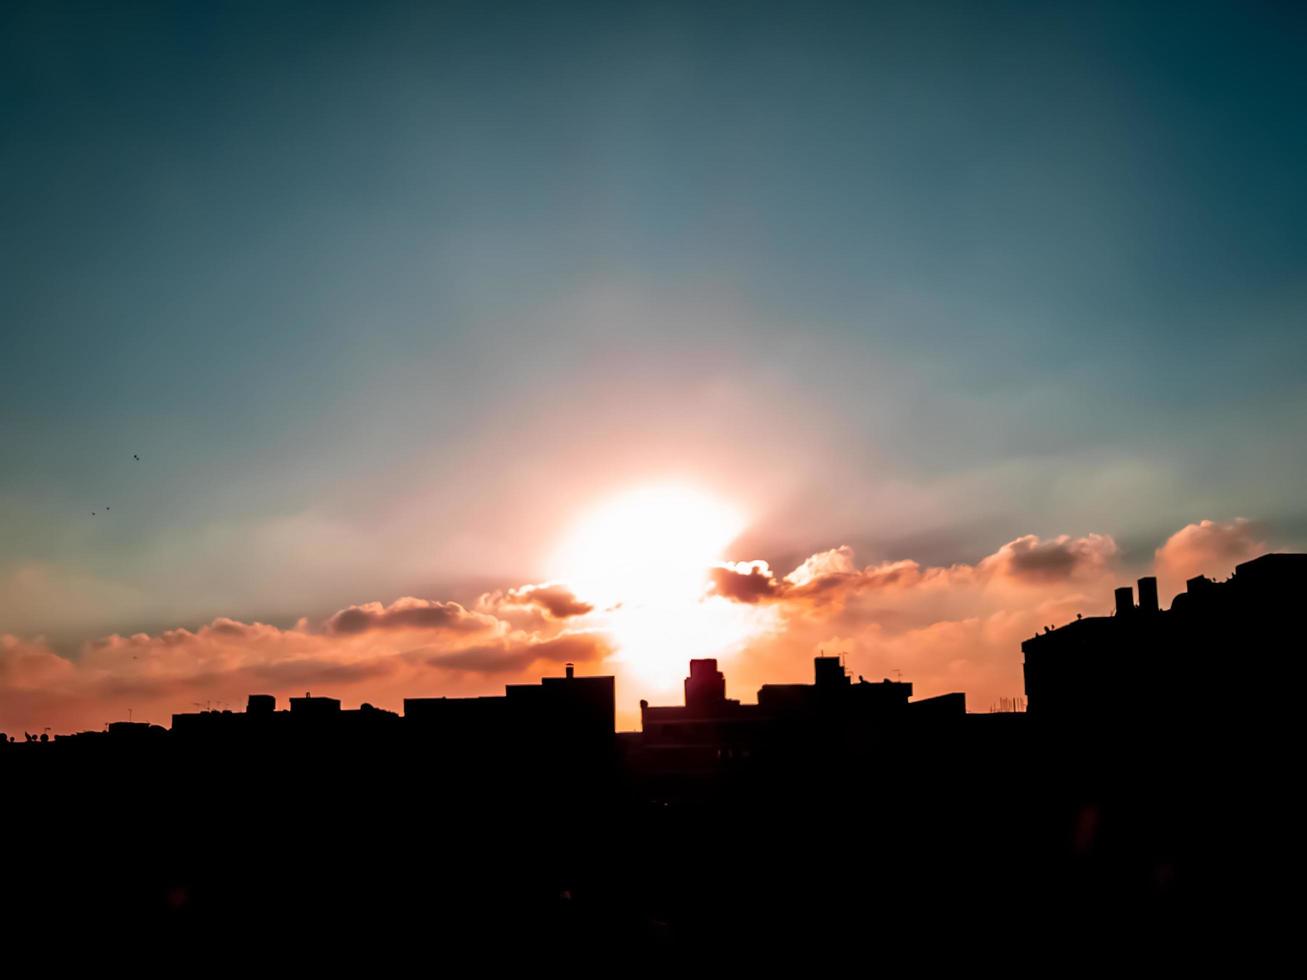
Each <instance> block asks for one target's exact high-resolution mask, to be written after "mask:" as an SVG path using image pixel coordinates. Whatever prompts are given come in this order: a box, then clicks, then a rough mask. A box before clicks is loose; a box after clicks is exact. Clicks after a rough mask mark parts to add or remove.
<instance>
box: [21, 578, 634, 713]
mask: <svg viewBox="0 0 1307 980" xmlns="http://www.w3.org/2000/svg"><path fill="white" fill-rule="evenodd" d="M509 592H510V593H516V594H521V595H522V596H525V597H526V598H527V599H528V601H529V602H537V601H538V602H540V603H542V604H543V608H544V609H546V610H547V609H548V607H549V606H550V605H552V606H554V608H556V609H557V610H558V611H559V612H560V613H568V612H575V609H576V608H577V607H579V606H580V605H582V604H580V603H576V604H575V605H573V604H570V603H569V602H568V596H569V595H570V593H568V594H564V592H565V590H555V589H546V590H544V594H543V595H541V594H540V592H541V590H539V589H535V588H533V587H526V588H524V589H523V590H509ZM550 616H552V613H551V614H550ZM570 618H572V617H569V619H570ZM610 653H611V647H610V644H609V643H608V641H607V639H606V637H605V636H604V635H603V634H601V633H598V632H594V631H586V630H573V631H563V630H562V629H561V621H560V622H559V623H554V622H553V621H552V619H551V620H550V622H549V623H547V624H546V625H545V628H543V629H533V630H524V629H519V628H516V627H514V625H513V624H512V623H510V622H508V621H507V620H505V619H500V618H497V617H495V616H493V615H490V614H489V613H486V612H483V611H473V610H468V609H466V608H464V607H463V606H461V605H459V604H458V603H455V602H438V601H434V600H427V599H418V598H414V597H411V596H410V597H405V598H402V599H398V600H396V601H394V602H392V603H390V604H389V605H385V604H382V603H380V602H368V603H362V604H357V605H351V606H348V607H346V608H344V609H340V610H338V611H337V612H335V613H333V614H332V615H330V616H328V617H326V618H325V619H324V620H323V621H322V622H321V623H320V624H318V625H316V626H315V625H313V624H311V623H309V622H308V621H307V620H300V621H299V622H297V623H296V624H295V626H293V627H291V628H281V627H277V626H273V625H269V624H267V623H259V622H242V621H240V620H237V619H233V618H229V617H220V618H217V619H215V620H213V621H212V622H210V623H206V624H205V625H203V626H200V627H198V628H195V629H184V628H176V629H167V630H162V631H159V632H157V633H133V634H130V635H121V634H111V635H109V636H104V637H100V638H99V639H96V640H93V641H90V642H87V643H85V644H84V645H83V646H82V648H81V650H80V651H79V653H78V655H77V656H75V657H64V656H61V655H60V654H58V653H56V652H55V651H54V650H53V649H51V648H50V647H49V646H48V645H47V644H46V643H44V642H43V641H41V640H40V639H31V640H28V639H23V638H21V637H17V636H12V635H4V636H0V730H3V731H6V732H8V733H9V734H15V733H17V732H20V731H24V730H30V731H39V730H41V729H42V728H44V727H45V726H47V725H48V726H50V727H52V728H54V729H55V730H56V731H73V730H80V729H86V728H99V727H101V725H102V724H103V723H104V722H105V721H108V720H114V719H117V718H122V717H126V716H127V714H128V713H129V710H131V711H132V713H133V715H134V717H135V718H137V719H138V720H147V721H153V722H155V723H161V724H167V723H168V722H169V719H170V716H171V715H172V714H173V713H175V712H178V711H188V710H192V708H193V706H194V704H196V703H200V704H215V703H223V704H225V705H227V706H229V707H239V706H241V705H242V704H243V703H244V699H245V697H246V695H248V694H250V693H269V694H274V695H277V696H278V697H286V696H290V695H293V694H297V693H302V692H303V691H305V690H309V689H314V688H317V689H325V690H329V691H330V692H331V693H332V694H333V696H337V697H342V698H343V699H345V700H347V701H348V700H349V699H350V697H351V695H356V696H357V697H358V699H359V700H369V701H372V702H374V703H378V704H389V705H391V706H394V707H398V705H399V703H400V702H401V701H402V699H403V698H404V697H405V696H414V695H416V694H423V693H427V692H440V693H448V694H455V695H457V694H460V693H463V694H484V693H491V692H492V691H491V690H488V689H487V685H486V683H485V678H486V676H487V675H491V674H493V675H501V682H502V679H503V677H505V676H506V677H507V679H510V680H512V679H522V680H528V679H534V678H532V677H529V676H528V675H527V672H528V671H530V670H535V669H537V668H539V667H542V666H544V665H552V666H553V668H557V667H558V666H560V665H561V664H563V663H565V662H568V661H571V662H577V663H581V662H588V663H596V662H598V661H601V660H603V659H604V658H605V657H607V656H608V655H609V654H610ZM545 669H550V668H549V667H547V666H546V667H545Z"/></svg>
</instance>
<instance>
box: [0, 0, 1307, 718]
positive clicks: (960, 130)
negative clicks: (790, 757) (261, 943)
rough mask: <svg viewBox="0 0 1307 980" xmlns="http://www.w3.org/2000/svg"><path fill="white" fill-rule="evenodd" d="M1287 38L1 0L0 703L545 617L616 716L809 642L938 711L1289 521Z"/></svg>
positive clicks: (1294, 386)
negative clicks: (703, 668)
mask: <svg viewBox="0 0 1307 980" xmlns="http://www.w3.org/2000/svg"><path fill="white" fill-rule="evenodd" d="M1304 42H1307V14H1305V13H1304V11H1303V8H1302V7H1301V6H1300V5H1294V4H1283V5H1281V4H1258V3H1238V4H1236V3H1230V4H1207V3H1190V4H1149V3H1141V2H1134V3H1125V4H1113V3H1102V4H1094V5H1089V4H1081V3H1070V4H1058V3H1042V4H1009V3H1003V2H995V3H986V4H975V3H956V4H954V3H933V2H928V0H923V2H914V3H910V4H908V3H905V4H874V3H858V4H828V3H818V2H807V3H801V4H800V3H792V4H769V3H760V2H754V3H747V4H745V3H738V4H735V3H711V2H696V3H684V4H679V3H647V4H645V3H625V4H599V3H596V4H582V3H563V2H559V3H553V4H537V3H530V4H512V3H485V2H482V3H466V4H436V3H423V4H416V3H414V4H403V3H384V2H376V3H369V4H344V5H334V4H331V3H326V2H315V3H305V4H291V3H248V4H243V3H241V4H237V3H233V4H222V3H213V4H206V5H200V4H194V3H176V4H167V3H123V4H112V5H108V4H105V5H97V4H85V3H83V4H71V3H61V2H40V3H26V2H21V0H18V2H12V3H7V4H5V5H4V7H3V9H2V10H0V215H3V221H2V222H0V341H2V346H0V352H2V354H0V372H2V374H0V379H2V381H3V383H0V729H4V730H11V731H12V730H14V729H15V728H16V727H23V726H29V727H31V728H33V729H34V728H35V727H37V726H40V727H44V726H51V727H52V728H55V729H58V730H68V729H71V728H75V727H97V728H98V727H100V725H102V724H103V722H104V721H105V720H110V719H111V718H112V717H117V716H122V715H125V714H126V713H127V710H128V709H129V708H130V709H132V710H133V712H134V716H135V717H137V718H140V717H143V716H145V715H149V716H150V717H152V718H154V719H155V720H158V721H166V720H167V716H168V714H169V713H170V712H172V711H177V710H189V709H190V708H191V706H192V705H194V704H199V703H213V702H216V701H223V702H225V703H229V704H232V705H233V706H235V705H238V704H239V703H241V702H243V698H244V695H245V694H247V693H250V692H252V691H253V690H255V689H256V688H258V689H264V688H266V689H269V690H274V691H275V692H276V693H278V694H287V693H291V692H292V691H294V692H300V691H301V690H302V689H304V688H305V687H307V686H312V687H313V688H315V690H318V691H320V692H321V693H333V692H335V693H337V694H338V696H341V697H343V698H344V699H345V700H346V701H347V702H355V701H360V700H363V699H369V700H372V701H374V702H375V703H377V704H379V705H384V706H386V707H392V708H398V707H399V706H400V702H401V701H402V698H403V697H404V696H405V695H406V694H408V695H410V696H416V695H426V694H435V693H450V694H456V693H477V694H482V693H494V692H496V691H498V690H499V689H500V688H502V686H503V684H504V683H505V682H506V681H516V680H523V679H532V678H535V677H538V676H540V675H541V674H551V673H558V672H559V670H560V667H561V664H562V663H563V662H564V661H566V660H575V661H576V662H577V663H578V664H579V665H580V666H581V667H582V668H584V669H585V670H587V671H605V672H614V673H616V674H617V676H618V679H619V684H618V698H619V705H618V707H619V720H625V721H626V723H628V724H629V723H630V719H631V718H632V717H633V712H634V706H635V703H636V701H637V699H638V698H639V697H643V696H650V697H655V698H660V699H661V698H664V697H665V698H668V699H676V698H677V697H678V696H679V692H678V690H677V688H678V682H679V678H680V677H682V676H683V675H684V672H685V662H686V661H687V660H688V659H689V657H690V656H694V655H705V656H708V655H717V656H719V657H721V659H722V660H723V668H724V670H725V671H726V674H727V679H728V684H729V685H730V693H731V695H732V696H736V697H743V698H744V699H745V700H751V699H752V695H753V692H754V690H755V689H756V686H757V684H758V683H761V682H762V681H764V680H801V679H805V678H807V677H809V676H810V671H811V657H812V656H813V655H814V654H815V653H816V652H818V651H823V650H824V651H827V652H832V651H834V650H836V649H838V650H839V651H840V652H845V653H847V660H848V664H849V668H850V670H851V671H852V672H854V673H855V674H856V673H865V674H866V675H867V676H868V677H872V678H879V677H880V676H882V675H884V674H886V673H888V672H890V671H901V675H902V677H903V679H905V680H912V681H914V683H916V685H917V693H919V694H933V693H942V692H943V691H946V690H965V691H966V692H967V693H968V698H969V704H970V706H971V708H972V709H973V710H984V709H985V707H986V706H987V705H988V704H990V703H991V702H993V701H994V700H995V699H997V698H999V697H1010V696H1014V695H1019V694H1020V693H1021V680H1020V654H1019V650H1018V644H1019V641H1020V639H1021V638H1022V637H1024V636H1027V635H1030V634H1032V633H1033V632H1034V631H1036V630H1038V629H1040V628H1042V626H1043V625H1046V624H1048V623H1058V622H1064V621H1066V620H1067V619H1069V618H1071V617H1073V616H1074V614H1075V613H1076V612H1084V613H1085V614H1093V613H1098V612H1104V611H1106V609H1107V608H1108V607H1109V605H1110V597H1111V588H1112V586H1114V585H1116V584H1123V583H1126V582H1129V581H1130V580H1131V578H1132V577H1133V576H1135V575H1138V574H1147V573H1150V572H1157V573H1158V574H1159V575H1161V577H1162V582H1163V593H1164V601H1165V599H1166V598H1169V595H1168V594H1167V590H1168V589H1170V590H1171V591H1170V593H1169V594H1174V592H1175V591H1178V588H1180V587H1182V586H1183V578H1184V577H1185V576H1186V575H1188V574H1197V573H1199V572H1204V573H1206V574H1211V575H1218V576H1219V575H1225V574H1228V573H1229V571H1230V569H1231V568H1232V567H1233V564H1234V563H1235V562H1236V561H1237V560H1242V558H1245V557H1251V556H1253V555H1254V554H1256V553H1260V551H1264V550H1269V549H1271V548H1279V549H1287V548H1294V547H1302V546H1303V544H1304V543H1305V542H1307V508H1305V507H1304V505H1303V503H1302V499H1303V498H1302V493H1301V490H1302V487H1303V485H1304V477H1307V456H1305V454H1304V453H1303V452H1302V451H1301V442H1302V431H1303V421H1304V419H1307V383H1305V380H1307V379H1305V378H1304V368H1303V366H1304V364H1305V363H1307V323H1305V314H1307V275H1304V272H1307V185H1305V184H1304V182H1303V181H1302V179H1301V174H1302V173H1304V172H1307V115H1305V114H1304V113H1303V112H1302V111H1301V106H1302V105H1303V104H1304V102H1305V101H1307V62H1305V61H1304V59H1303V58H1302V57H1301V52H1302V50H1303V47H1304ZM138 456H139V460H138V459H136V458H135V457H138ZM578 542H579V543H578ZM560 556H562V557H560ZM610 573H611V574H610ZM673 583H674V584H673ZM619 585H620V588H619V587H618V586H619ZM102 716H103V717H102Z"/></svg>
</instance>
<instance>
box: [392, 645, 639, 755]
mask: <svg viewBox="0 0 1307 980" xmlns="http://www.w3.org/2000/svg"><path fill="white" fill-rule="evenodd" d="M404 723H405V726H406V727H407V729H408V730H409V732H410V733H412V734H414V735H417V736H421V737H426V738H428V739H456V738H457V739H463V740H465V744H467V745H468V746H469V747H473V746H489V745H493V744H498V743H503V742H508V743H513V744H518V743H521V742H523V741H529V742H534V743H554V742H566V743H568V744H569V745H572V746H577V745H584V744H591V745H593V746H595V747H597V748H607V747H608V746H609V745H610V744H611V742H612V740H613V736H614V734H615V732H616V728H617V698H616V685H615V679H614V678H613V677H612V676H601V677H578V676H577V675H576V669H575V667H573V665H572V664H568V665H567V667H566V671H565V673H564V676H562V677H543V678H541V680H540V683H539V684H509V685H507V687H505V689H504V693H503V694H502V695H498V696H490V697H470V698H448V697H439V698H405V699H404Z"/></svg>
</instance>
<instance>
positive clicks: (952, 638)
mask: <svg viewBox="0 0 1307 980" xmlns="http://www.w3.org/2000/svg"><path fill="white" fill-rule="evenodd" d="M1267 550H1270V546H1269V534H1268V532H1267V529H1266V528H1264V527H1263V526H1262V525H1260V524H1258V523H1256V522H1253V521H1249V520H1245V519H1242V518H1239V519H1235V520H1232V521H1228V522H1217V521H1210V520H1204V521H1200V522H1196V523H1193V524H1189V525H1187V526H1186V527H1183V528H1181V529H1180V530H1178V531H1176V532H1175V533H1174V534H1172V535H1170V536H1169V537H1168V538H1167V539H1166V540H1165V541H1164V542H1163V543H1162V544H1161V546H1160V547H1158V548H1157V550H1156V552H1155V555H1154V558H1153V561H1152V562H1151V564H1145V565H1134V566H1131V565H1129V564H1128V563H1123V562H1122V560H1121V554H1120V550H1119V549H1118V547H1117V545H1116V542H1115V541H1114V540H1113V539H1112V537H1110V536H1109V535H1105V534H1087V535H1084V536H1079V537H1076V536H1070V535H1065V534H1063V535H1058V536H1054V537H1047V538H1044V537H1039V536H1036V535H1024V536H1022V537H1018V538H1015V539H1013V540H1011V541H1008V542H1007V543H1005V544H1003V545H1002V546H1000V547H999V548H997V549H996V550H995V551H994V552H993V553H991V554H989V555H987V556H985V557H983V558H981V559H979V560H978V561H975V562H974V563H957V564H952V565H937V566H931V565H923V564H921V563H918V562H916V561H912V560H893V561H881V562H874V563H870V564H860V563H859V562H858V561H857V558H856V555H855V553H854V551H853V549H852V548H850V547H848V546H847V545H842V546H839V547H836V548H831V549H828V550H824V551H818V552H815V553H813V554H812V555H810V556H809V557H808V558H806V559H805V560H803V561H802V562H800V563H799V564H798V565H797V566H795V567H794V568H793V569H792V570H790V571H789V572H788V573H786V574H784V575H780V574H777V573H776V572H774V571H773V569H772V568H771V567H770V565H769V564H768V562H766V561H762V560H749V561H736V562H723V563H722V564H720V565H718V566H717V567H714V568H712V569H710V570H708V585H707V591H706V593H705V596H704V599H703V601H704V602H712V603H721V602H723V601H728V602H730V603H738V604H741V605H743V606H759V607H760V606H766V607H767V608H768V612H769V617H768V621H769V622H770V623H771V624H773V625H772V626H771V628H769V629H767V630H766V631H764V632H759V633H758V634H757V635H754V636H751V637H749V638H748V639H747V641H746V642H744V643H743V644H735V645H734V646H733V647H732V651H731V652H730V653H728V654H723V661H724V662H723V669H724V670H725V671H726V672H727V679H728V684H729V685H730V693H731V696H733V697H741V698H744V699H745V700H752V699H753V696H754V694H755V692H756V690H757V687H758V686H759V685H760V684H762V683H765V682H772V681H793V680H808V679H810V677H811V658H812V657H813V656H814V655H816V654H818V653H819V652H825V653H828V654H830V653H843V654H846V655H847V662H848V665H849V668H850V670H851V671H852V672H853V673H855V674H862V675H864V676H866V677H868V679H879V678H880V677H884V676H897V675H900V674H901V676H902V678H903V679H904V680H909V681H912V682H913V684H914V685H915V692H916V694H917V695H919V696H925V695H932V694H939V693H944V692H946V691H964V692H966V694H967V696H968V703H969V706H970V707H971V709H972V710H984V709H985V708H986V707H988V705H989V704H991V703H992V702H994V701H996V700H997V699H998V698H1000V697H1005V696H1012V695H1017V694H1020V693H1021V692H1022V680H1021V654H1020V643H1021V641H1022V640H1023V639H1025V638H1027V637H1029V636H1032V635H1034V634H1035V633H1037V632H1038V631H1039V630H1040V629H1042V628H1043V627H1044V626H1047V625H1054V624H1061V623H1065V622H1067V621H1069V620H1071V619H1073V618H1074V617H1075V616H1076V614H1077V613H1083V614H1084V615H1097V614H1102V613H1104V612H1106V611H1107V610H1108V609H1109V607H1110V605H1111V601H1112V588H1113V586H1115V585H1119V584H1123V583H1126V582H1130V581H1132V580H1133V578H1134V577H1136V576H1138V575H1142V574H1148V573H1150V572H1155V573H1156V574H1157V575H1158V576H1159V577H1160V579H1161V584H1162V589H1163V596H1164V599H1165V598H1169V596H1171V595H1173V594H1174V593H1175V592H1177V591H1179V590H1181V589H1183V587H1184V580H1185V579H1187V578H1188V577H1190V576H1192V575H1195V574H1208V575H1213V576H1218V577H1220V576H1224V575H1226V574H1228V573H1229V572H1230V571H1231V570H1232V569H1233V567H1234V565H1235V564H1237V563H1238V562H1240V561H1244V560H1247V559H1248V558H1251V557H1255V556H1256V555H1258V554H1261V553H1263V552H1265V551H1267ZM601 623H602V614H601V613H599V612H597V611H596V610H595V609H593V608H592V606H591V605H590V604H589V603H587V602H585V601H584V600H583V599H582V598H580V597H578V596H576V595H575V594H573V593H572V592H571V591H570V590H569V589H568V588H567V586H566V585H564V584H561V583H556V582H554V583H543V584H535V585H522V586H517V587H512V588H507V589H502V590H499V591H495V592H488V593H485V594H483V595H481V596H480V597H479V598H478V599H477V600H476V602H474V603H473V604H472V607H471V608H468V607H465V606H463V605H461V604H459V603H457V602H450V601H438V600H433V599H422V598H415V597H411V596H409V597H404V598H400V599H397V600H395V601H393V602H391V603H389V604H383V603H381V602H365V603H360V604H356V605H350V606H347V607H345V608H343V609H340V610H337V611H336V612H334V613H332V614H331V615H329V616H327V617H326V618H324V619H322V620H321V621H319V622H317V623H310V622H309V621H308V620H304V619H301V620H300V621H299V622H297V623H296V624H295V625H294V626H292V627H290V628H282V627H278V626H274V625H269V624H267V623H260V622H243V621H241V620H238V619H233V618H226V617H221V618H218V619H215V620H213V621H212V622H210V623H207V624H205V625H203V626H201V627H199V628H197V629H194V630H191V629H168V630H163V631H161V632H158V633H136V634H131V635H119V634H113V635H110V636H105V637H101V638H99V639H96V640H93V641H90V642H87V643H86V644H84V645H83V647H82V649H81V650H80V651H79V652H78V654H77V655H75V656H62V655H60V653H58V652H56V651H55V650H54V649H53V648H52V647H51V646H50V645H49V644H47V643H46V642H44V641H43V640H42V639H41V638H39V637H37V638H23V637H19V636H15V635H7V634H6V635H0V730H3V731H5V732H7V733H8V734H10V735H18V736H20V737H21V733H22V732H24V731H32V732H38V731H40V730H42V729H43V728H45V727H46V726H49V727H50V728H52V729H53V730H55V731H72V730H79V729H86V728H99V727H101V725H102V724H104V722H106V721H110V720H116V719H118V718H122V717H125V716H126V715H127V714H128V711H129V709H130V710H131V711H132V714H133V717H135V718H136V719H138V720H148V721H152V722H156V723H163V724H166V723H168V721H169V719H170V716H171V714H172V713H173V712H176V711H186V710H192V709H193V706H194V705H197V704H199V705H209V704H213V705H217V704H223V705H225V706H229V707H233V708H240V707H241V706H242V705H243V704H244V699H245V697H246V695H248V694H250V693H255V692H260V693H264V692H266V693H272V694H276V695H278V696H279V697H285V696H289V695H292V694H298V693H302V692H303V691H305V690H312V689H317V690H318V691H319V692H321V693H329V694H331V695H333V696H336V697H340V698H342V699H343V700H345V701H346V702H347V703H353V702H356V701H362V700H367V701H371V702H373V703H375V704H378V705H382V706H387V707H391V708H395V709H398V708H399V707H400V706H401V703H402V700H403V698H404V697H406V696H408V697H412V696H422V695H432V694H448V695H461V694H469V695H470V694H485V693H496V692H498V691H499V690H500V689H501V688H502V686H503V684H504V683H511V682H515V681H523V680H535V679H536V678H538V677H539V676H540V675H541V674H542V673H557V672H558V670H559V668H560V666H561V665H562V664H563V663H565V662H568V661H571V662H576V663H581V664H585V665H587V666H588V667H589V668H590V669H593V670H596V671H598V670H601V669H602V670H604V671H605V672H615V673H617V674H618V677H619V685H618V697H619V705H618V712H619V719H620V720H621V721H622V722H624V723H625V724H628V725H630V724H632V723H633V722H634V717H635V715H634V704H635V703H636V701H637V700H638V699H639V697H641V696H643V695H644V694H645V692H644V691H643V690H641V689H640V688H639V682H638V681H637V680H634V679H633V678H630V677H628V678H625V679H624V678H623V663H622V660H621V658H620V657H614V654H618V653H620V650H618V649H617V648H616V647H615V645H614V642H613V639H612V638H611V636H609V635H608V634H607V633H605V632H604V630H603V629H602V628H601ZM667 655H668V657H669V658H671V660H673V661H675V666H676V668H677V669H678V670H679V669H680V668H681V667H683V663H682V660H683V659H684V655H683V652H678V651H676V650H669V651H668V653H667Z"/></svg>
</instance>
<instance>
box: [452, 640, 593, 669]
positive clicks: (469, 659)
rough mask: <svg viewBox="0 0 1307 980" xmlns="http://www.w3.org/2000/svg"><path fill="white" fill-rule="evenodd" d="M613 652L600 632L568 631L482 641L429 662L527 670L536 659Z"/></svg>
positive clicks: (581, 659) (579, 659)
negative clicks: (541, 637) (545, 636)
mask: <svg viewBox="0 0 1307 980" xmlns="http://www.w3.org/2000/svg"><path fill="white" fill-rule="evenodd" d="M610 652H611V649H610V647H609V644H608V641H607V640H606V639H605V638H604V637H603V636H601V635H599V634H597V633H568V634H564V635H563V636H558V637H555V638H553V639H551V640H532V639H528V640H525V641H521V640H519V641H509V640H506V641H504V642H502V643H495V644H483V645H480V646H475V647H469V648H467V649H465V650H457V651H454V652H452V653H444V654H439V655H436V656H430V657H427V658H426V663H427V665H428V666H430V667H439V668H441V669H452V670H473V671H478V672H481V673H486V674H503V673H510V672H515V671H521V670H525V669H526V668H527V667H529V666H531V664H533V663H535V662H537V661H547V662H550V663H554V664H562V663H586V662H590V661H595V660H602V659H603V658H604V657H605V656H607V655H608V654H609V653H610Z"/></svg>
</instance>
